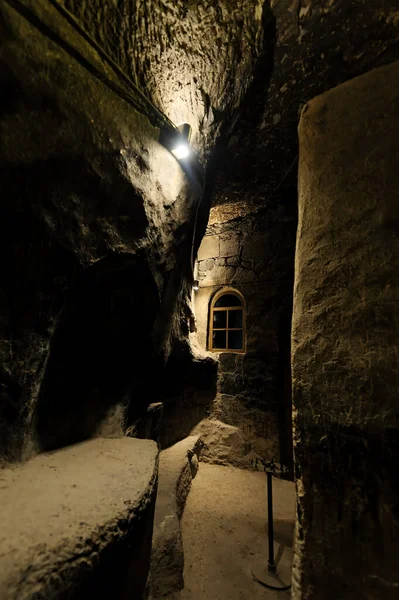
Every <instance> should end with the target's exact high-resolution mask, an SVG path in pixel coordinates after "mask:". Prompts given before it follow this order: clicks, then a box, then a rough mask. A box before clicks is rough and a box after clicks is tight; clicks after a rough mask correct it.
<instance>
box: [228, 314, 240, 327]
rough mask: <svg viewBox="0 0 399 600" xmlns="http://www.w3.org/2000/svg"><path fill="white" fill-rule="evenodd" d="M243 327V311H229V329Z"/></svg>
mask: <svg viewBox="0 0 399 600" xmlns="http://www.w3.org/2000/svg"><path fill="white" fill-rule="evenodd" d="M235 327H242V310H229V328H235Z"/></svg>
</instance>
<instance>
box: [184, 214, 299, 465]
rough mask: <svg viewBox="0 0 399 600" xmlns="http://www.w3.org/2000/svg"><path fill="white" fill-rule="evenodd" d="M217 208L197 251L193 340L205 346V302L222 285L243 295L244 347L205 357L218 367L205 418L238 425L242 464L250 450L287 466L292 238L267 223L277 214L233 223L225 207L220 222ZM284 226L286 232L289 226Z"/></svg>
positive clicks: (288, 457) (249, 217)
mask: <svg viewBox="0 0 399 600" xmlns="http://www.w3.org/2000/svg"><path fill="white" fill-rule="evenodd" d="M226 207H228V205H226ZM218 211H219V212H218V218H219V220H220V222H218V223H214V224H212V225H210V226H208V230H207V235H206V236H205V237H204V239H203V241H202V244H201V246H200V248H199V251H198V262H197V278H198V280H199V290H198V291H196V292H195V298H194V309H195V317H196V327H197V334H196V336H197V340H198V344H199V345H200V347H201V348H202V349H204V350H205V349H207V344H208V315H209V305H210V302H211V299H212V297H213V295H214V294H215V292H217V291H219V290H220V289H222V288H224V287H226V286H229V287H233V288H235V289H236V290H238V291H240V292H241V293H242V295H243V296H244V298H245V302H246V348H245V353H244V354H231V353H212V354H213V355H214V356H216V357H218V358H219V370H218V385H217V395H216V398H215V401H214V404H213V407H212V411H211V417H213V418H216V419H218V420H220V421H222V422H224V423H228V424H229V425H233V426H236V427H239V429H240V430H241V433H243V435H244V437H245V439H246V444H245V445H246V451H247V453H248V460H249V457H250V456H251V453H252V452H255V453H258V454H260V455H262V456H267V457H275V458H276V459H280V460H283V461H284V462H289V461H290V455H291V451H290V445H289V438H290V419H291V415H290V407H289V404H290V402H287V401H286V400H287V399H286V394H287V391H288V387H289V379H290V375H289V331H290V319H291V298H292V279H291V278H292V263H293V261H292V252H291V249H290V248H289V247H288V246H289V245H290V244H292V241H293V239H294V238H295V233H293V235H291V236H286V235H285V233H283V234H281V232H279V231H278V229H277V228H276V227H274V226H273V225H274V224H275V223H276V221H277V219H281V217H282V214H281V213H282V212H283V211H282V210H281V209H279V210H277V211H271V210H265V209H263V210H262V209H261V210H258V211H257V212H252V213H250V214H247V215H245V216H244V217H242V218H241V217H238V218H233V219H231V218H230V216H229V214H230V213H229V211H228V209H227V211H226V217H225V218H224V216H223V214H221V213H220V207H218ZM219 213H220V214H219ZM223 221H224V222H223ZM211 222H212V220H211ZM289 229H290V231H291V233H292V229H294V223H293V222H290V223H289ZM294 231H295V229H294ZM284 245H285V246H286V247H285V249H283V246H284Z"/></svg>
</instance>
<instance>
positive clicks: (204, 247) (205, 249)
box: [198, 235, 219, 260]
mask: <svg viewBox="0 0 399 600" xmlns="http://www.w3.org/2000/svg"><path fill="white" fill-rule="evenodd" d="M218 256H219V236H218V235H207V236H205V237H204V239H203V240H202V242H201V245H200V247H199V249H198V260H205V259H207V258H217V257H218Z"/></svg>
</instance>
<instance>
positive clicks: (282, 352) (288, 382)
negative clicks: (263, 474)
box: [278, 299, 294, 481]
mask: <svg viewBox="0 0 399 600" xmlns="http://www.w3.org/2000/svg"><path fill="white" fill-rule="evenodd" d="M291 300H292V299H291ZM291 320H292V302H291V305H290V306H289V307H286V308H285V310H284V312H283V313H282V314H281V316H280V323H279V331H278V382H279V391H280V399H279V415H278V419H279V446H280V462H281V463H282V464H283V465H284V466H285V467H287V468H288V469H289V472H288V473H286V474H283V475H282V478H283V479H288V480H290V481H293V480H294V454H293V452H294V451H293V442H292V377H291Z"/></svg>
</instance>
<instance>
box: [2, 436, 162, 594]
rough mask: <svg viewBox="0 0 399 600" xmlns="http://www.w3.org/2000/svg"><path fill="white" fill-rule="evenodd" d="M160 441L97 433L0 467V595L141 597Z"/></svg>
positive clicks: (148, 560)
mask: <svg viewBox="0 0 399 600" xmlns="http://www.w3.org/2000/svg"><path fill="white" fill-rule="evenodd" d="M157 461H158V450H157V446H156V444H155V442H153V441H150V440H138V439H133V438H121V439H94V440H90V441H87V442H83V443H81V444H77V445H74V446H69V447H66V448H63V449H60V450H57V451H55V452H51V453H48V454H41V455H39V456H36V457H35V458H33V459H32V460H29V461H28V462H26V463H25V464H22V465H18V466H14V467H10V468H6V469H3V470H1V471H0V598H1V599H2V600H17V599H18V600H25V599H28V598H29V599H31V600H32V599H35V600H39V599H43V600H52V599H55V598H57V599H61V598H62V599H64V598H65V599H67V598H68V599H76V598H82V599H83V598H91V597H95V595H98V597H108V598H115V599H116V598H129V600H132V599H137V600H138V599H141V598H142V597H143V594H144V590H145V588H146V584H147V576H148V570H149V562H150V552H151V537H152V528H153V515H154V507H155V494H156V484H157Z"/></svg>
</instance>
